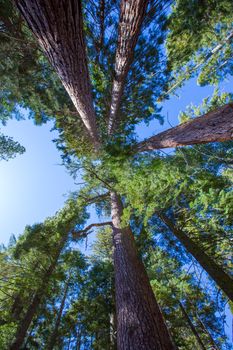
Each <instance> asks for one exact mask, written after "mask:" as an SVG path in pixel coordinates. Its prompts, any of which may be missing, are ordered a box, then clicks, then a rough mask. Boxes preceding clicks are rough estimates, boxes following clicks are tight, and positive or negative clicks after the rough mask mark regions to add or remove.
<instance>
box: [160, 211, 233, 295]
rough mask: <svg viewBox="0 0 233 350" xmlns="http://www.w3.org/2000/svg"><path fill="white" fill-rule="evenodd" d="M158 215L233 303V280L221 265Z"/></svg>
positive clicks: (163, 217)
mask: <svg viewBox="0 0 233 350" xmlns="http://www.w3.org/2000/svg"><path fill="white" fill-rule="evenodd" d="M157 215H158V217H159V218H160V219H161V220H162V221H163V222H164V223H165V225H166V226H167V227H168V228H169V229H170V230H171V232H172V233H173V234H174V235H175V236H176V238H177V239H178V240H179V241H180V242H181V243H182V244H183V246H184V247H185V248H186V249H187V251H188V253H190V254H191V255H192V256H193V257H194V258H195V259H196V260H197V261H198V263H199V264H200V265H201V266H202V267H203V269H204V270H205V271H206V272H207V273H208V274H209V276H210V277H211V278H212V279H213V280H214V281H215V282H216V284H217V285H218V286H219V288H221V289H222V291H223V292H224V293H225V294H226V296H227V297H228V298H229V299H230V300H231V301H233V279H232V278H231V277H230V276H229V275H228V274H227V273H226V272H225V271H224V270H223V269H222V268H221V267H220V266H219V265H217V264H216V263H215V261H214V260H213V259H212V258H211V257H210V256H208V255H207V254H206V253H205V252H204V251H203V250H202V249H200V247H199V246H198V244H196V243H195V242H194V241H193V240H192V239H190V238H189V237H188V235H186V233H185V232H184V231H182V230H181V229H180V228H178V227H176V226H175V225H174V223H173V222H172V221H171V220H170V219H169V218H168V217H167V216H166V215H165V214H162V213H157Z"/></svg>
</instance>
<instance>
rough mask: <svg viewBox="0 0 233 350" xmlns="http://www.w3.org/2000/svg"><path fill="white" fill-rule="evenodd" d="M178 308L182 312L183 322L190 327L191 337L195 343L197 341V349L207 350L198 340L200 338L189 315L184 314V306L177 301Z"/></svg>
mask: <svg viewBox="0 0 233 350" xmlns="http://www.w3.org/2000/svg"><path fill="white" fill-rule="evenodd" d="M179 306H180V309H181V312H182V314H183V316H184V318H185V320H186V321H187V323H188V325H189V327H190V329H191V331H192V333H193V335H194V336H195V338H196V341H197V343H198V345H199V348H200V349H201V350H207V348H206V347H205V345H204V343H203V341H202V340H201V338H200V336H199V334H198V332H197V330H196V327H195V326H194V324H193V323H192V320H191V319H190V317H189V315H188V314H187V312H186V310H185V308H184V306H183V305H182V303H181V302H180V301H179Z"/></svg>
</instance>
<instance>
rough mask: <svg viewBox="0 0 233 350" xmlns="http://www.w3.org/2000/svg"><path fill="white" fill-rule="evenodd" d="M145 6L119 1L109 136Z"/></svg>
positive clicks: (141, 2) (131, 0) (138, 0)
mask: <svg viewBox="0 0 233 350" xmlns="http://www.w3.org/2000/svg"><path fill="white" fill-rule="evenodd" d="M147 4H148V0H121V11H120V21H119V30H118V43H117V50H116V58H115V70H114V80H113V85H112V95H111V96H112V97H111V105H110V115H109V121H108V133H109V134H112V133H113V131H114V128H115V126H116V125H114V123H115V121H116V117H117V112H118V109H119V106H120V101H121V97H122V94H123V89H124V85H125V80H126V77H127V74H128V71H129V69H130V65H131V63H132V61H133V54H134V48H135V46H136V44H137V40H138V36H139V33H140V28H141V24H142V21H143V18H144V16H145V13H146V7H147Z"/></svg>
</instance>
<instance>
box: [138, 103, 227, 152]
mask: <svg viewBox="0 0 233 350" xmlns="http://www.w3.org/2000/svg"><path fill="white" fill-rule="evenodd" d="M232 139H233V103H229V104H227V105H225V106H223V107H221V108H218V109H216V110H214V111H211V112H209V113H207V114H204V115H202V116H201V117H197V118H195V119H192V120H191V121H188V122H186V123H183V124H180V125H178V126H176V127H174V128H171V129H168V130H166V131H164V132H161V133H159V134H157V135H155V136H152V137H150V138H148V139H146V140H144V141H142V142H139V143H138V144H137V145H135V146H134V147H133V150H134V151H135V153H137V152H144V151H153V150H156V149H161V148H171V147H178V146H187V145H195V144H202V143H208V142H223V141H228V140H232Z"/></svg>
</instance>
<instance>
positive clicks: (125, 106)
mask: <svg viewBox="0 0 233 350" xmlns="http://www.w3.org/2000/svg"><path fill="white" fill-rule="evenodd" d="M14 3H15V4H16V6H17V8H18V10H19V11H20V13H21V14H22V16H23V17H24V19H25V20H26V22H27V24H28V26H29V28H30V29H31V31H32V32H33V34H34V37H35V38H36V41H37V42H38V44H39V45H40V48H41V49H42V50H43V52H44V54H45V56H46V57H47V59H48V60H49V62H50V64H51V65H52V67H53V69H54V70H55V71H56V73H57V75H58V76H59V78H60V80H61V82H62V84H63V86H64V88H65V90H66V92H67V93H68V95H69V97H70V99H71V100H72V102H73V105H74V107H75V108H73V109H72V107H73V106H72V107H71V110H69V111H68V118H67V119H66V116H65V114H66V113H64V109H65V108H64V109H63V110H62V111H61V110H55V111H54V113H53V115H55V117H56V126H57V128H58V129H59V131H60V135H59V139H58V140H57V144H58V147H60V149H61V150H62V151H63V157H64V159H65V161H66V162H67V164H68V165H70V166H72V164H71V163H72V156H74V158H75V159H76V157H77V156H78V157H79V159H78V162H77V163H79V164H78V165H79V166H80V168H81V167H82V168H83V169H84V171H85V172H86V173H88V174H89V175H90V174H91V177H92V178H93V179H95V180H96V181H97V182H98V183H99V184H101V185H102V190H103V189H104V194H106V190H107V191H110V192H111V196H110V203H111V216H112V227H113V229H112V231H113V241H114V270H115V283H116V285H115V291H116V310H117V312H116V313H117V343H118V349H119V350H120V349H134V350H137V349H148V350H149V349H157V350H165V349H173V348H174V345H173V343H172V340H171V338H170V336H169V332H168V330H167V328H166V325H165V322H164V320H163V316H162V314H161V311H160V309H159V306H158V304H157V302H156V299H155V296H154V294H153V291H152V288H151V285H150V283H149V279H148V277H147V274H146V271H145V268H144V266H143V264H142V262H141V261H140V258H139V257H138V254H137V249H136V245H135V243H134V236H133V234H132V231H131V228H130V220H128V222H127V223H126V224H125V223H124V222H123V221H122V216H123V204H122V203H123V202H124V198H123V196H122V197H121V193H118V192H117V182H118V178H117V176H115V174H114V171H113V172H111V170H112V169H111V168H110V167H109V168H108V167H107V165H108V162H107V161H106V159H107V160H108V157H110V158H111V161H110V163H111V164H113V163H114V162H115V159H114V151H115V150H118V149H119V148H120V149H121V150H122V149H123V152H122V153H123V157H124V156H125V154H126V155H128V154H132V153H134V152H135V148H136V152H137V151H139V152H141V151H144V150H148V149H155V148H162V147H173V146H179V145H192V144H198V143H206V142H215V141H226V140H230V139H232V138H233V135H232V122H231V119H232V106H231V105H226V106H224V107H223V108H222V109H220V110H216V111H214V112H211V113H210V114H209V115H207V116H202V117H200V118H197V119H195V120H194V121H192V122H189V123H187V124H183V125H181V126H178V127H176V128H174V129H172V130H169V131H166V132H165V133H163V134H160V135H157V138H156V136H154V137H153V138H152V139H149V140H147V141H144V142H143V144H140V143H139V144H138V146H137V145H136V146H133V147H131V144H130V147H128V144H129V143H130V142H131V141H132V140H133V138H134V134H133V131H134V129H135V125H136V124H137V123H138V122H139V121H141V120H143V121H147V122H148V121H149V120H151V119H152V118H153V117H158V114H159V113H158V112H159V106H158V105H157V103H156V99H159V98H161V97H163V96H164V95H166V92H167V87H168V81H167V78H168V75H169V65H167V62H166V61H167V59H166V57H164V55H165V53H164V52H165V50H164V46H163V44H164V40H165V36H166V26H165V25H166V15H167V14H166V9H167V6H169V5H170V1H165V0H164V1H161V2H157V1H143V0H140V1H139V0H138V1H133V0H130V1H124V0H122V1H121V6H120V9H119V4H118V2H117V3H116V2H115V1H110V2H109V3H108V4H107V3H106V2H104V1H101V4H100V7H99V8H98V9H99V10H96V6H93V7H92V4H90V3H85V4H83V6H82V4H81V0H78V1H75V0H68V1H64V0H62V1H58V0H49V1H46V2H45V1H42V0H32V1H31V0H30V1H29V0H15V1H14ZM93 13H94V18H93ZM107 14H108V16H107ZM95 15H96V17H97V18H98V22H99V23H100V28H99V30H96V32H95ZM118 17H119V23H118ZM5 23H6V28H7V29H5V28H4V30H5V32H4V34H5V35H6V34H7V30H8V29H9V28H11V26H10V25H9V26H7V20H5ZM20 23H21V21H20ZM84 24H85V25H84ZM117 28H118V30H117ZM107 29H108V31H107ZM9 30H10V29H9ZM19 30H21V26H19ZM117 32H118V34H117ZM27 37H29V35H28V33H27V34H26V35H25V33H23V38H20V40H22V41H23V42H24V43H25V42H27V40H25V38H27ZM32 42H33V40H32ZM33 43H34V42H33ZM34 44H35V45H36V43H34ZM148 54H149V55H150V59H147V56H148ZM35 56H36V55H35ZM36 57H37V56H36ZM43 59H44V60H45V58H43ZM38 61H39V59H38V57H37V58H36V62H38ZM164 62H165V63H164ZM42 66H43V69H42V71H43V70H44V71H46V69H45V67H46V68H47V67H48V66H47V61H46V63H44V64H43V65H42ZM29 74H30V73H29ZM42 76H43V74H42ZM48 80H49V79H48ZM38 89H39V90H41V89H42V90H43V89H44V86H43V84H38ZM45 90H46V89H45ZM109 91H111V93H109ZM7 96H8V95H7ZM25 96H26V98H27V101H28V100H29V99H28V93H27V92H26V93H25ZM33 96H36V94H35V95H33ZM66 97H67V96H66ZM35 99H36V98H35ZM64 100H65V101H67V100H66V99H65V98H64ZM33 102H34V101H33ZM14 103H15V100H14ZM67 103H69V102H67ZM32 105H33V103H32V102H31V100H29V103H28V105H26V107H29V108H30V107H31V106H32ZM40 108H41V110H42V111H43V103H42V104H41V106H40ZM41 114H42V116H44V114H45V113H41ZM79 116H80V118H81V120H82V122H83V124H84V127H85V129H84V132H83V133H82V135H80V134H81V133H80V134H79V135H78V134H76V130H75V129H76V126H77V124H78V121H77V120H78V118H79ZM70 120H71V122H70ZM77 129H79V131H80V128H77ZM200 130H201V131H202V133H201V134H200V133H199V131H200ZM83 134H84V136H83ZM79 137H80V138H81V137H82V138H84V139H85V141H84V146H85V147H83V148H85V152H83V150H82V152H81V155H80V150H79V145H78V138H79ZM119 143H120V147H119ZM148 145H149V146H148ZM124 146H126V147H125V148H124ZM128 148H130V150H129V149H128ZM109 149H110V152H109ZM112 155H113V157H112ZM96 160H97V162H96ZM116 163H117V162H115V164H114V165H115V166H116V165H117V164H116ZM114 165H113V168H114ZM118 165H119V164H118ZM101 167H102V168H103V167H105V169H104V170H103V171H102V173H101V170H100V171H99V169H101ZM119 168H120V167H119ZM95 169H97V172H95ZM102 175H103V176H102ZM90 181H91V180H90ZM25 324H26V325H27V324H28V322H26V323H25ZM22 327H23V325H22ZM24 327H25V329H24V331H23V333H24V334H25V332H26V328H27V327H26V326H24ZM18 334H19V331H18ZM21 338H22V337H21ZM20 342H21V343H22V340H20ZM20 342H18V343H17V344H20ZM17 346H19V345H17ZM13 348H15V349H16V348H17V347H13Z"/></svg>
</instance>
